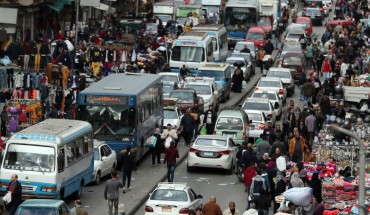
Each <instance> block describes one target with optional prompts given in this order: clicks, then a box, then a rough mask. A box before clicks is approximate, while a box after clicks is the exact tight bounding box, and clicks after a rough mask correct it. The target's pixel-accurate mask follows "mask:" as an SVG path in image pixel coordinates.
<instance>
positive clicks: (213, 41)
mask: <svg viewBox="0 0 370 215" xmlns="http://www.w3.org/2000/svg"><path fill="white" fill-rule="evenodd" d="M212 46H213V51H217V50H218V45H217V38H216V37H212Z"/></svg>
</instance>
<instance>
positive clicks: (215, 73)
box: [197, 70, 225, 81]
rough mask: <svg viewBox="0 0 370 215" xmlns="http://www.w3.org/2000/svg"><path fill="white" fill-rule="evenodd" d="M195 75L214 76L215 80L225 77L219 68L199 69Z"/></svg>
mask: <svg viewBox="0 0 370 215" xmlns="http://www.w3.org/2000/svg"><path fill="white" fill-rule="evenodd" d="M197 77H209V78H215V80H216V81H220V80H222V79H224V78H225V77H224V71H220V70H199V71H198V73H197Z"/></svg>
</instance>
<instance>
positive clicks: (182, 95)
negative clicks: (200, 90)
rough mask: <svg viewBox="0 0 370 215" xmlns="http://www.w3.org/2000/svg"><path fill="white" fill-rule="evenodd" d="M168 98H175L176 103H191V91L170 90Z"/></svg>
mask: <svg viewBox="0 0 370 215" xmlns="http://www.w3.org/2000/svg"><path fill="white" fill-rule="evenodd" d="M170 98H177V99H178V100H177V102H178V103H191V102H192V100H193V92H191V91H172V93H171V95H170Z"/></svg>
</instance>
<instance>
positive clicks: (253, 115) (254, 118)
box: [248, 113, 263, 122]
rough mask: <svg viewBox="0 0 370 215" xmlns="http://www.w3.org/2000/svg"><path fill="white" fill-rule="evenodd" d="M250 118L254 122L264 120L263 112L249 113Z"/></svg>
mask: <svg viewBox="0 0 370 215" xmlns="http://www.w3.org/2000/svg"><path fill="white" fill-rule="evenodd" d="M248 118H249V120H252V122H262V121H263V120H262V114H260V113H248Z"/></svg>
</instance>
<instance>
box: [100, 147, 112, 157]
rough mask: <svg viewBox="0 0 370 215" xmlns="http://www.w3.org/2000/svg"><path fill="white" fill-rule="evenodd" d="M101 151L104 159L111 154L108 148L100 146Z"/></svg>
mask: <svg viewBox="0 0 370 215" xmlns="http://www.w3.org/2000/svg"><path fill="white" fill-rule="evenodd" d="M102 149H103V150H104V156H105V157H108V156H109V155H110V154H112V150H111V149H110V148H109V147H108V146H102Z"/></svg>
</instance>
